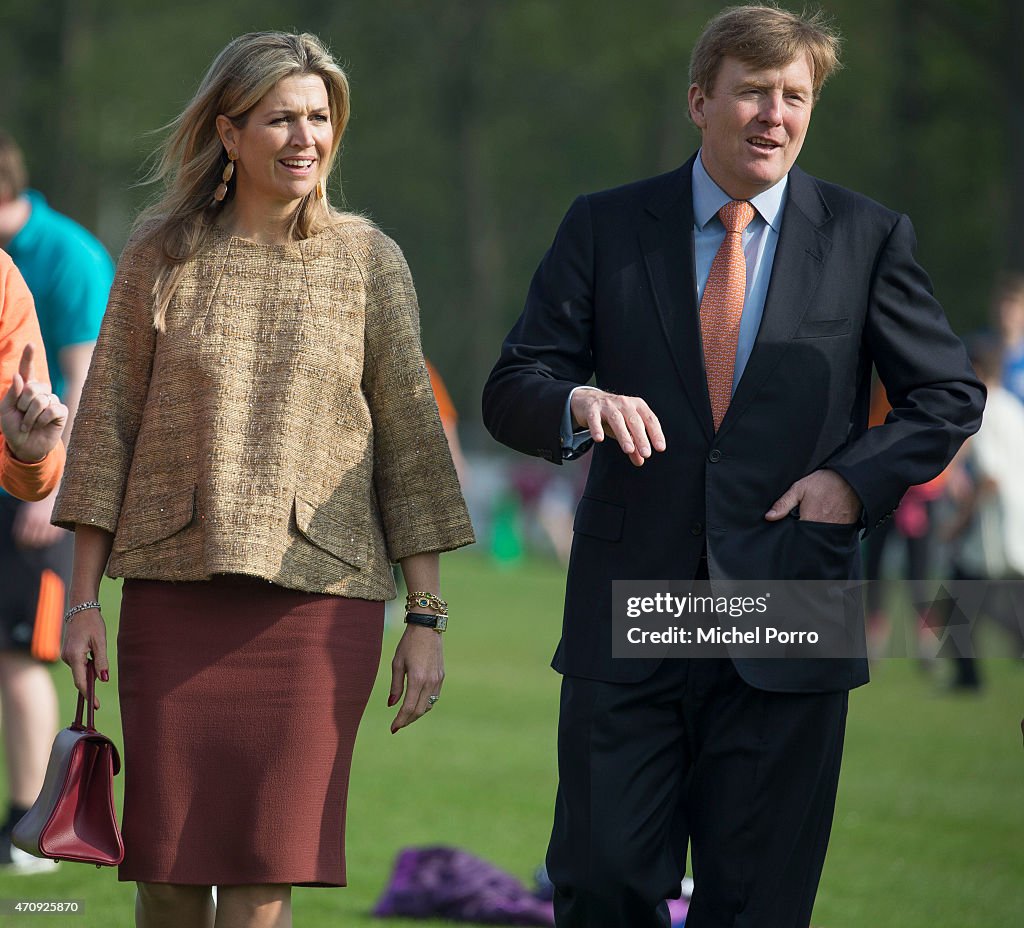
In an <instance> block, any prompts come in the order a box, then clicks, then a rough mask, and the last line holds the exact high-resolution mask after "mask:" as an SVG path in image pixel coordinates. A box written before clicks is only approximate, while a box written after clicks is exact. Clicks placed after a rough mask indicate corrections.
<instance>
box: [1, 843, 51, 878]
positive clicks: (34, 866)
mask: <svg viewBox="0 0 1024 928" xmlns="http://www.w3.org/2000/svg"><path fill="white" fill-rule="evenodd" d="M59 866H60V862H59V861H56V860H50V858H49V857H33V856H32V855H31V854H27V853H26V852H25V851H23V850H22V849H21V848H20V847H15V846H14V845H13V844H12V845H11V862H10V863H9V864H4V865H3V866H2V867H0V872H4V873H12V874H14V875H16V876H33V875H35V874H37V873H53V871H54V870H56V869H57V868H58V867H59Z"/></svg>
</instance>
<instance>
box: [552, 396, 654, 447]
mask: <svg viewBox="0 0 1024 928" xmlns="http://www.w3.org/2000/svg"><path fill="white" fill-rule="evenodd" d="M569 409H570V411H571V412H572V417H573V424H574V425H575V426H577V427H579V428H586V429H589V430H590V437H591V438H593V439H594V441H597V442H601V441H604V438H605V434H606V432H610V433H611V436H612V438H614V439H615V440H616V441H617V442H618V443H619V447H620V448H622V451H623V453H624V454H625V455H626V456H627V457H628V458H629V459H630V460H631V461H632V462H633V463H634V464H635V465H636V466H637V467H640V466H641V465H642V464H643V463H644V461H646V460H647V459H648V458H649V457H650V456H651V454H652V449H653V451H664V450H665V436H664V434H663V433H662V431H661V423H660V422H658V417H657V416H656V415H655V414H654V413H653V412H652V411H651V407H650V406H648V405H647V403H645V402H644V401H643V400H642V399H641V398H640V397H639V396H619V395H618V394H617V393H606V392H605V391H604V390H598V389H596V388H595V387H582V388H580V389H578V390H576V391H575V392H574V393H573V394H572V399H571V400H570V401H569Z"/></svg>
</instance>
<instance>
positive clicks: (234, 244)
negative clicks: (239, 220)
mask: <svg viewBox="0 0 1024 928" xmlns="http://www.w3.org/2000/svg"><path fill="white" fill-rule="evenodd" d="M157 270H158V260H157V253H156V248H155V246H153V245H151V244H145V243H141V244H140V243H139V242H138V241H132V242H129V244H128V246H127V247H126V248H125V251H124V254H123V255H122V257H121V260H120V262H119V264H118V269H117V275H116V278H115V281H114V285H113V288H112V290H111V294H110V302H109V304H108V307H107V312H106V316H105V318H104V321H103V327H102V330H101V333H100V337H99V341H98V342H97V344H96V350H95V353H94V356H93V361H92V365H91V367H90V370H89V375H88V379H87V380H86V384H85V388H84V390H83V393H82V400H81V405H80V407H79V410H78V415H77V417H76V420H75V426H74V430H73V434H72V436H71V441H70V445H69V449H68V463H67V468H66V471H65V475H64V480H63V483H62V484H61V490H60V493H59V495H58V498H57V502H56V506H55V508H54V516H53V518H54V522H55V523H57V524H58V525H62V526H65V527H68V528H73V527H74V525H75V524H76V523H81V524H88V525H95V526H98V527H99V528H102V529H105V530H106V531H108V532H113V533H114V542H113V550H112V553H111V557H110V561H109V564H108V565H107V572H108V574H109V575H110V576H113V577H134V578H145V579H159V580H178V581H181V580H203V579H207V578H209V577H210V576H211V575H213V574H217V573H240V574H249V575H253V576H257V577H263V578H265V579H267V580H269V581H272V582H273V583H276V584H279V585H281V586H285V587H289V588H291V589H297V590H305V591H309V592H322V593H333V594H337V595H340V596H350V597H358V598H364V599H376V600H380V599H389V598H391V597H393V596H394V595H395V584H394V579H393V576H392V572H391V567H390V562H392V561H397V560H399V559H401V558H404V557H406V556H408V555H412V554H420V553H425V552H435V551H447V550H451V549H453V548H457V547H460V546H461V545H465V544H469V543H470V542H472V541H473V530H472V526H471V525H470V521H469V516H468V514H467V511H466V506H465V503H464V502H463V499H462V494H461V492H460V490H459V484H458V478H457V477H456V475H455V468H454V467H453V465H452V460H451V454H450V453H449V450H448V444H447V441H446V440H445V437H444V432H443V431H442V428H441V422H440V419H439V417H438V412H437V406H436V403H435V402H434V397H433V393H432V392H431V388H430V381H429V378H428V376H427V370H426V366H425V364H424V361H423V353H422V349H421V347H420V337H419V310H418V306H417V302H416V294H415V291H414V289H413V284H412V279H411V277H410V275H409V269H408V267H407V265H406V262H405V259H404V257H403V256H402V252H401V250H400V249H399V248H398V246H397V245H396V244H395V243H394V242H393V241H392V240H391V239H390V238H388V237H387V236H386V235H384V234H383V233H382V232H380V231H379V230H378V229H376V228H375V227H374V226H372V225H371V224H370V223H367V222H364V221H362V220H357V219H353V220H352V221H351V222H350V223H344V224H341V225H339V226H337V227H334V228H331V229H328V230H325V231H323V232H321V233H319V234H317V235H314V236H312V237H311V238H309V239H306V240H304V241H301V242H294V243H290V244H287V245H261V244H257V243H254V242H251V241H248V240H245V239H240V238H236V237H233V236H231V235H229V234H228V233H226V232H225V231H223V230H221V229H218V228H214V229H212V230H211V233H210V237H209V239H208V240H207V243H206V244H205V245H204V246H203V248H202V249H201V250H200V252H199V253H198V254H197V255H196V256H195V257H194V258H193V259H191V261H190V262H189V263H188V265H187V268H186V271H185V273H184V275H183V277H182V278H181V282H180V284H179V286H178V289H177V291H176V293H175V295H174V298H173V300H172V302H171V304H170V306H169V307H168V311H167V317H166V331H165V332H157V331H156V329H155V328H154V326H153V296H152V289H153V281H154V279H155V275H156V273H157Z"/></svg>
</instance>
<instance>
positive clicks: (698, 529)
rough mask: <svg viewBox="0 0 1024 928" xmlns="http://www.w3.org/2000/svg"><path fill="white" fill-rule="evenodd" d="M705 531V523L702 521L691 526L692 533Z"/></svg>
mask: <svg viewBox="0 0 1024 928" xmlns="http://www.w3.org/2000/svg"><path fill="white" fill-rule="evenodd" d="M703 531H704V525H703V524H702V523H701V522H694V523H693V525H691V526H690V534H691V535H699V534H700V533H701V532H703Z"/></svg>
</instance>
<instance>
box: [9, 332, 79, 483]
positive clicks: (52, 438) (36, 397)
mask: <svg viewBox="0 0 1024 928" xmlns="http://www.w3.org/2000/svg"><path fill="white" fill-rule="evenodd" d="M34 356H35V349H34V348H33V347H32V345H31V344H28V345H26V346H25V351H24V352H23V353H22V355H21V363H20V364H19V365H18V370H17V372H16V373H15V375H14V377H13V379H12V380H11V386H10V389H9V390H8V391H7V392H6V393H5V394H4V396H3V398H2V399H0V429H2V430H3V435H4V438H5V439H6V440H7V447H8V448H9V449H10V450H11V453H12V454H13V455H14V457H16V458H17V459H18V460H19V461H23V462H24V463H26V464H35V463H37V462H39V461H41V460H42V459H43V458H45V457H46V455H48V454H49V453H50V451H51V450H53V448H55V447H56V445H57V442H59V441H60V439H61V435H63V433H64V426H65V425H66V424H67V421H68V408H67V406H65V405H64V404H63V403H61V401H60V399H59V398H58V397H57V395H56V394H55V393H51V392H50V389H49V385H48V384H44V383H39V382H38V381H36V380H33V379H32V359H33V357H34Z"/></svg>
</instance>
